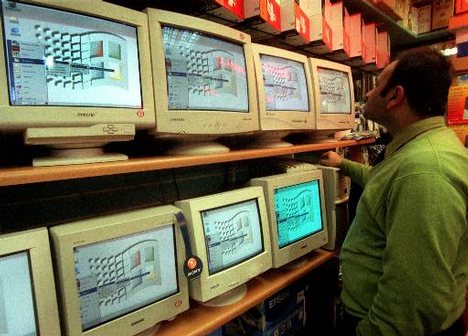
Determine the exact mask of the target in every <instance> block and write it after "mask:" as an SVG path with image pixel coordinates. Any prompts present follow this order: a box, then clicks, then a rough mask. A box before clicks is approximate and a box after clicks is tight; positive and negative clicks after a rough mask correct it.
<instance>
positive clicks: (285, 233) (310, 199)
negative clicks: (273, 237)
mask: <svg viewBox="0 0 468 336" xmlns="http://www.w3.org/2000/svg"><path fill="white" fill-rule="evenodd" d="M274 194H275V196H274V197H275V209H276V225H277V230H278V245H279V247H280V248H283V247H285V246H288V245H290V244H292V243H294V242H297V241H298V240H300V239H303V238H305V237H308V236H310V235H312V234H314V233H315V232H318V231H320V230H322V229H323V221H322V208H321V204H320V187H319V181H318V180H313V181H309V182H304V183H299V184H296V185H292V186H288V187H282V188H278V189H275V191H274Z"/></svg>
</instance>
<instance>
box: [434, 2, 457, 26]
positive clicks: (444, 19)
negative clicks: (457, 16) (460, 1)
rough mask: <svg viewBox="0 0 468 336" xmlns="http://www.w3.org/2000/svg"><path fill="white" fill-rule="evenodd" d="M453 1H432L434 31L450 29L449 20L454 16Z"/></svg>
mask: <svg viewBox="0 0 468 336" xmlns="http://www.w3.org/2000/svg"><path fill="white" fill-rule="evenodd" d="M453 10H454V4H453V0H433V1H432V25H431V27H432V30H435V29H441V28H446V27H448V24H449V19H450V17H451V16H453Z"/></svg>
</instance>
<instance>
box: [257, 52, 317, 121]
mask: <svg viewBox="0 0 468 336" xmlns="http://www.w3.org/2000/svg"><path fill="white" fill-rule="evenodd" d="M260 62H261V64H262V73H263V89H264V91H265V103H266V110H267V111H302V112H308V111H309V95H308V93H307V89H308V86H307V81H306V75H305V67H304V63H300V62H297V61H294V60H289V59H286V58H282V57H276V56H270V55H264V54H260ZM306 64H307V63H306Z"/></svg>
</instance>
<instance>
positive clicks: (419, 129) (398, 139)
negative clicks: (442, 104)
mask: <svg viewBox="0 0 468 336" xmlns="http://www.w3.org/2000/svg"><path fill="white" fill-rule="evenodd" d="M443 126H445V119H444V117H442V116H437V117H430V118H425V119H422V120H420V121H417V122H415V123H413V124H411V125H409V126H408V127H406V128H405V129H404V130H403V131H401V132H400V133H398V134H397V135H396V136H395V138H393V140H392V142H390V143H389V144H388V146H387V149H386V150H385V157H386V158H387V157H389V156H390V155H392V154H393V153H395V152H396V151H397V150H399V149H400V148H401V147H403V146H404V145H405V144H406V143H408V142H409V141H411V140H412V139H414V138H415V137H417V136H418V135H420V134H421V133H424V132H427V131H429V130H431V129H433V128H437V127H443Z"/></svg>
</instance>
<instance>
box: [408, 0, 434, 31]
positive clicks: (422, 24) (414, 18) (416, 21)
mask: <svg viewBox="0 0 468 336" xmlns="http://www.w3.org/2000/svg"><path fill="white" fill-rule="evenodd" d="M410 18H411V19H410V22H411V25H410V26H409V27H408V28H409V29H410V30H411V31H412V32H413V33H415V34H423V33H427V32H429V31H431V18H432V5H430V4H429V5H426V6H422V7H411V11H410Z"/></svg>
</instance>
